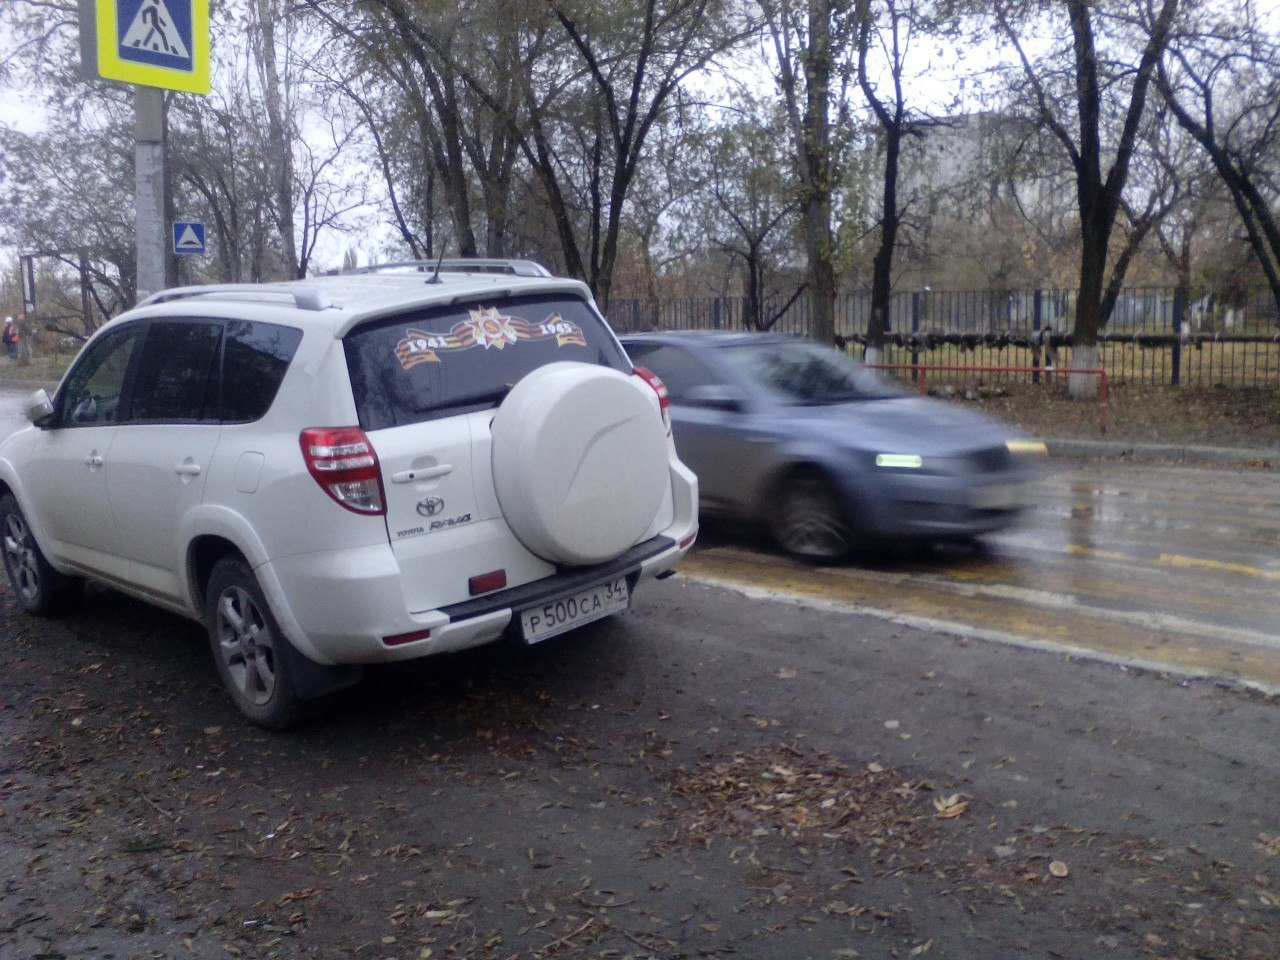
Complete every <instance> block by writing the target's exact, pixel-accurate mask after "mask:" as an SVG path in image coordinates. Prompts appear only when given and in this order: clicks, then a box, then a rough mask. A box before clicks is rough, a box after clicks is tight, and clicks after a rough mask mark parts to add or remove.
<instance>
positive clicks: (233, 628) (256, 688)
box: [205, 557, 309, 730]
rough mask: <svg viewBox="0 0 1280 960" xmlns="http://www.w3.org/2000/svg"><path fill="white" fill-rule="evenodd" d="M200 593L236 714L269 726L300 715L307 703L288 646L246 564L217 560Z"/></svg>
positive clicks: (304, 714) (283, 726)
mask: <svg viewBox="0 0 1280 960" xmlns="http://www.w3.org/2000/svg"><path fill="white" fill-rule="evenodd" d="M206 596H207V600H206V602H205V625H206V627H207V628H208V631H209V642H210V645H211V646H212V647H213V659H214V661H215V662H216V663H217V666H218V673H219V675H220V676H221V677H222V683H223V685H224V686H225V687H226V688H227V692H229V693H230V694H231V698H232V700H234V701H235V704H236V707H237V708H239V710H240V712H241V713H242V714H244V715H245V717H247V718H248V719H249V720H250V721H251V722H252V723H255V724H257V725H258V726H260V727H266V728H267V729H270V730H283V729H286V728H288V727H291V726H294V725H296V724H297V723H298V722H300V721H301V720H303V719H305V718H306V717H307V716H308V714H309V710H308V702H307V701H304V700H302V699H301V698H300V697H299V696H298V695H297V692H296V691H295V688H294V682H293V676H292V671H291V666H292V654H293V651H292V648H291V647H289V641H288V640H286V639H285V638H284V636H283V635H282V634H281V633H280V628H279V627H278V626H277V625H276V621H275V618H274V617H273V616H272V615H271V611H270V609H269V608H268V607H267V602H266V598H265V597H264V596H263V593H262V588H261V587H260V586H258V579H257V577H255V576H254V575H253V571H252V570H250V569H249V566H248V564H246V563H245V562H244V561H243V560H242V559H240V558H239V557H226V558H224V559H222V560H220V561H218V563H217V565H216V566H214V568H213V573H212V574H211V576H210V577H209V589H208V592H207V595H206Z"/></svg>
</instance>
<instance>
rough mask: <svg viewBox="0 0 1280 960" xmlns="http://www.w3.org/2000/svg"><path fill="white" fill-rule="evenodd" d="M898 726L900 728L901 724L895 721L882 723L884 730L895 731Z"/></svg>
mask: <svg viewBox="0 0 1280 960" xmlns="http://www.w3.org/2000/svg"><path fill="white" fill-rule="evenodd" d="M900 726H902V724H901V723H900V722H899V721H897V720H886V721H885V722H884V728H885V729H886V730H897V729H898V727H900Z"/></svg>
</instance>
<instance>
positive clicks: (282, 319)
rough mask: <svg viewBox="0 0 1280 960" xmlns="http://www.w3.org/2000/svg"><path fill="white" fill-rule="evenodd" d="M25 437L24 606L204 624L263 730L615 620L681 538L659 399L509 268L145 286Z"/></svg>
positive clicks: (14, 464)
mask: <svg viewBox="0 0 1280 960" xmlns="http://www.w3.org/2000/svg"><path fill="white" fill-rule="evenodd" d="M396 266H400V267H402V268H403V267H404V266H405V265H396ZM433 268H435V269H434V272H433ZM487 271H496V272H487ZM28 415H29V417H30V419H31V420H32V423H33V426H31V427H28V428H26V429H24V430H21V431H19V432H18V433H15V434H13V435H12V436H10V437H9V438H7V439H6V440H4V442H3V443H0V525H2V526H3V535H4V542H3V553H4V562H5V569H6V570H7V571H8V574H9V578H10V580H11V582H12V584H13V587H14V592H15V594H16V595H17V597H18V599H19V600H20V602H21V603H22V605H23V606H24V607H25V608H26V610H28V611H29V612H31V613H38V614H45V613H51V612H54V611H55V610H56V609H57V608H58V607H59V606H60V605H61V604H62V603H63V602H65V601H66V600H68V599H69V598H73V597H74V596H75V595H76V594H77V592H78V590H79V588H80V587H81V586H82V584H83V582H84V580H83V578H86V577H87V578H91V579H93V580H96V581H99V582H101V583H104V584H108V585H110V586H112V587H116V588H118V589H120V590H122V591H124V592H126V593H129V594H131V595H133V596H136V597H139V598H141V599H143V600H146V601H149V602H151V603H154V604H156V605H158V606H161V607H164V608H166V609H169V610H173V611H175V612H177V613H180V614H183V615H185V616H188V617H191V618H193V619H197V620H201V621H203V622H204V623H205V625H206V627H207V628H208V631H209V637H210V642H211V644H212V647H213V652H214V659H215V660H216V662H217V665H218V670H219V672H220V673H221V675H222V679H223V681H224V682H225V684H226V686H227V689H228V690H229V691H230V693H231V695H232V697H233V698H234V699H235V702H236V705H237V706H238V707H239V709H240V710H241V711H242V712H243V713H244V714H245V716H247V717H248V718H249V719H250V720H251V721H253V722H254V723H257V724H260V725H262V726H266V727H273V728H281V727H285V726H288V725H290V724H292V723H294V722H296V721H297V720H299V719H300V718H302V717H303V716H304V715H305V714H306V713H308V712H309V707H310V706H311V705H312V704H313V703H314V702H316V701H317V700H318V699H319V698H322V697H323V696H325V695H326V694H328V693H331V692H333V691H334V690H337V689H339V688H341V687H343V686H346V685H348V684H350V683H353V682H354V681H355V680H356V679H357V678H358V676H359V665H361V664H366V663H376V662H385V661H395V660H407V659H410V658H413V657H422V656H426V655H429V654H434V653H442V652H445V651H450V650H459V649H462V648H465V647H471V646H475V645H478V644H482V643H486V642H488V641H491V640H495V639H497V638H499V637H500V636H503V635H504V634H513V635H515V636H517V637H519V638H522V639H523V640H524V641H525V642H528V643H534V642H537V641H539V640H543V639H545V638H547V637H551V636H554V635H556V634H558V633H561V632H563V631H565V630H568V629H570V628H572V627H576V626H579V625H581V624H585V623H588V622H590V621H592V620H596V619H599V618H601V617H604V616H607V615H609V614H611V613H615V612H618V611H620V610H622V609H624V608H625V607H626V606H627V605H628V603H629V602H630V598H631V592H632V590H633V589H634V588H635V586H636V583H637V582H638V581H640V580H644V579H648V578H651V577H661V576H665V575H667V574H670V573H671V572H672V570H673V568H674V566H675V564H676V562H677V561H678V560H679V559H680V558H681V557H682V556H683V555H684V554H685V552H686V551H687V550H688V549H689V547H690V545H691V544H692V543H693V540H694V537H695V535H696V532H697V501H698V493H697V481H696V479H695V478H694V476H693V474H692V473H690V471H689V470H688V469H687V468H686V467H684V465H683V464H681V463H680V461H679V460H678V459H677V458H676V454H675V448H674V446H673V444H672V441H671V433H670V418H669V415H668V412H667V397H666V391H665V389H664V388H663V386H662V384H661V381H659V380H658V379H657V378H656V377H654V376H653V375H652V374H650V373H648V371H645V370H643V369H642V368H633V366H632V364H631V362H630V360H628V359H627V355H626V353H625V352H624V351H623V349H622V347H621V346H620V345H619V343H618V341H617V339H616V338H615V337H614V335H613V333H612V331H611V330H610V329H609V327H608V325H607V324H606V323H605V321H604V319H603V318H602V317H601V315H600V313H599V311H598V310H597V309H596V307H595V304H594V302H593V301H592V299H591V295H590V293H589V291H588V290H587V288H586V287H585V286H584V285H583V284H581V283H578V282H576V281H572V280H562V279H554V278H552V277H550V275H549V274H547V272H546V271H545V269H543V268H541V267H540V266H538V265H537V264H533V263H529V262H527V261H496V262H495V261H445V262H444V265H443V269H441V268H439V265H437V264H431V265H429V266H427V267H425V268H423V267H421V266H417V267H416V268H415V266H414V265H410V266H409V267H408V269H407V272H406V270H405V269H401V270H398V271H381V272H379V271H370V272H365V273H356V274H344V275H340V276H334V277H321V278H316V279H313V280H308V281H299V282H296V283H283V284H270V285H236V286H213V287H189V288H183V289H176V290H168V291H165V292H163V293H161V294H157V295H156V296H154V297H152V298H150V299H149V300H147V301H145V302H144V303H142V304H140V305H139V306H138V307H137V308H136V309H134V310H131V311H129V312H128V313H126V314H123V315H122V316H120V317H118V318H117V319H115V320H113V321H112V322H110V323H108V324H107V325H105V326H104V327H103V328H102V329H101V330H100V331H99V332H98V333H97V334H96V335H95V336H94V338H93V339H92V340H91V341H89V343H88V344H86V346H85V348H84V350H83V351H82V352H81V354H80V356H79V357H78V358H77V359H76V361H75V363H74V365H73V366H72V367H71V369H70V370H69V371H68V372H67V375H66V377H65V378H64V379H63V381H62V384H61V385H60V386H59V388H58V391H57V394H56V397H55V398H54V399H53V400H50V399H49V397H48V396H47V395H46V394H45V393H44V392H43V391H38V392H37V393H36V394H35V395H33V396H32V398H31V401H30V402H29V407H28Z"/></svg>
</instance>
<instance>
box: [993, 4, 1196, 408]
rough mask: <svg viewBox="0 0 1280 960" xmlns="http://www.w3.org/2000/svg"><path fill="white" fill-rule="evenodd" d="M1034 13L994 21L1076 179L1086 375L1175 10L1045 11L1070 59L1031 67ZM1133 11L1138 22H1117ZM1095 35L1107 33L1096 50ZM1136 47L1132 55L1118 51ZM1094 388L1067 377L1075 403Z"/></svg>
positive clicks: (1002, 14) (1077, 336) (1054, 57)
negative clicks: (1062, 22)
mask: <svg viewBox="0 0 1280 960" xmlns="http://www.w3.org/2000/svg"><path fill="white" fill-rule="evenodd" d="M1038 6H1039V5H1038V4H1034V3H1033V4H1030V5H1029V4H1027V3H1025V2H1022V0H999V2H998V3H997V4H996V6H995V17H996V22H997V24H998V27H999V31H1000V33H1001V35H1003V36H1004V37H1005V38H1006V39H1007V40H1008V41H1009V42H1010V43H1011V44H1012V45H1013V48H1014V50H1015V52H1016V54H1017V56H1018V60H1019V62H1020V63H1021V66H1022V70H1023V73H1024V75H1025V77H1026V81H1027V84H1028V86H1029V88H1030V92H1031V99H1032V103H1033V104H1034V107H1035V112H1036V118H1037V120H1038V121H1039V122H1040V123H1042V124H1043V125H1044V126H1045V128H1046V129H1047V130H1049V131H1050V133H1051V134H1052V136H1053V137H1054V138H1055V139H1056V140H1057V141H1058V143H1059V144H1060V145H1061V147H1062V149H1063V150H1064V151H1065V152H1066V154H1067V156H1068V157H1069V158H1070V161H1071V166H1072V169H1073V171H1074V173H1075V180H1076V184H1075V186H1076V199H1077V205H1078V208H1079V214H1080V279H1079V285H1078V287H1077V293H1076V318H1075V329H1074V331H1073V333H1072V342H1073V346H1074V348H1075V356H1074V359H1073V361H1072V362H1073V363H1074V364H1075V365H1076V366H1083V367H1092V366H1094V365H1095V363H1096V361H1097V342H1098V332H1099V330H1100V329H1101V328H1102V326H1103V325H1104V324H1105V322H1106V320H1107V314H1106V313H1105V312H1104V304H1105V299H1106V287H1107V284H1106V278H1107V262H1108V254H1109V252H1110V247H1111V236H1112V232H1113V230H1114V229H1115V225H1116V218H1117V216H1118V214H1119V213H1120V210H1121V202H1122V200H1123V197H1124V189H1125V184H1126V182H1127V181H1128V178H1129V169H1130V164H1131V162H1132V159H1133V154H1134V149H1135V145H1136V143H1137V141H1138V137H1139V133H1140V131H1141V128H1142V123H1143V120H1144V117H1145V114H1146V106H1147V96H1148V93H1149V91H1150V87H1151V83H1152V81H1153V79H1154V77H1155V74H1156V67H1157V64H1158V63H1159V61H1160V58H1161V57H1162V56H1163V54H1164V51H1165V48H1166V46H1167V44H1168V41H1169V35H1170V29H1171V26H1172V23H1173V18H1174V14H1175V13H1176V11H1177V6H1178V0H1158V2H1157V0H1144V3H1143V4H1142V6H1141V7H1136V5H1120V4H1113V3H1106V4H1100V3H1097V2H1093V0H1060V2H1055V3H1053V4H1051V7H1052V8H1053V9H1061V10H1062V13H1063V14H1064V15H1065V17H1066V19H1067V25H1068V28H1069V35H1070V38H1071V43H1070V49H1069V50H1068V51H1066V52H1064V51H1062V50H1060V49H1056V50H1054V51H1053V52H1051V53H1050V54H1048V55H1047V56H1044V57H1039V58H1037V59H1035V60H1033V59H1032V57H1031V56H1030V54H1029V53H1028V52H1027V48H1026V45H1025V44H1024V43H1023V38H1022V33H1021V30H1020V25H1021V24H1023V23H1025V22H1027V21H1028V20H1029V19H1031V16H1032V13H1033V12H1034V10H1035V8H1036V7H1038ZM1135 9H1136V12H1137V13H1138V15H1139V19H1138V22H1135V21H1134V19H1132V18H1129V17H1126V16H1124V15H1125V14H1128V13H1130V12H1134V11H1135ZM1100 27H1105V28H1110V29H1109V30H1108V32H1107V33H1106V34H1105V35H1104V38H1103V39H1104V41H1105V42H1104V43H1103V44H1101V45H1100V44H1099V29H1100ZM1134 38H1136V40H1135V45H1136V46H1137V49H1136V50H1134V49H1132V48H1131V47H1129V46H1126V43H1125V41H1126V40H1132V39H1134ZM1113 120H1114V122H1115V123H1116V125H1117V128H1118V129H1117V130H1116V132H1115V134H1114V142H1112V143H1106V142H1105V141H1104V136H1105V135H1106V134H1107V133H1108V131H1109V129H1110V123H1111V121H1113ZM1072 125H1074V126H1075V131H1074V132H1073V131H1072V129H1071V127H1072ZM1096 386H1097V385H1096V383H1095V382H1094V381H1093V380H1092V378H1087V377H1073V378H1072V384H1071V390H1072V393H1073V394H1074V395H1081V394H1084V393H1087V392H1088V391H1090V390H1091V389H1096Z"/></svg>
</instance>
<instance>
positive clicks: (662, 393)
mask: <svg viewBox="0 0 1280 960" xmlns="http://www.w3.org/2000/svg"><path fill="white" fill-rule="evenodd" d="M631 372H632V373H634V374H635V375H636V376H637V377H639V378H640V379H641V380H643V381H644V382H645V383H647V384H648V385H649V386H651V387H653V392H654V393H656V394H657V395H658V409H659V410H661V411H662V425H663V426H664V427H666V428H667V433H670V432H671V394H669V393H667V385H666V384H665V383H663V382H662V378H661V377H660V376H658V375H657V374H656V373H654V372H653V371H652V370H650V369H649V368H648V367H634V368H632V370H631Z"/></svg>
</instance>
